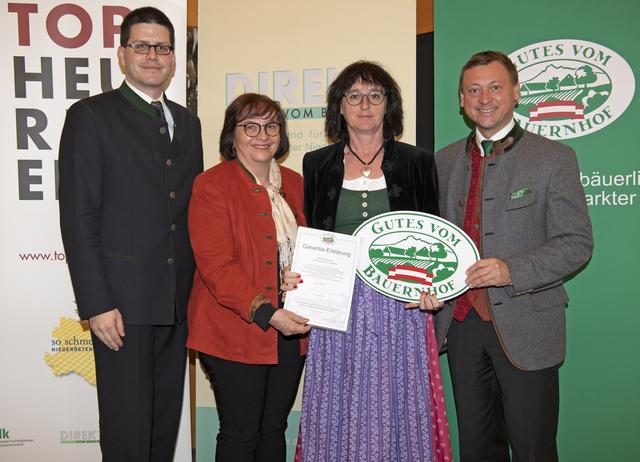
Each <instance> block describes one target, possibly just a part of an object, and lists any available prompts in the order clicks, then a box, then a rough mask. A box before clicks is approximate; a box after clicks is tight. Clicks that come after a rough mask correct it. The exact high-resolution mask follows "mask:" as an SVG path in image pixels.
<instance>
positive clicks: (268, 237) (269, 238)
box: [264, 234, 273, 241]
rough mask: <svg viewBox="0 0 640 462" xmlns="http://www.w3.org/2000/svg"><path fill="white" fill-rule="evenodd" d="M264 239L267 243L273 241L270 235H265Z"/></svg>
mask: <svg viewBox="0 0 640 462" xmlns="http://www.w3.org/2000/svg"><path fill="white" fill-rule="evenodd" d="M264 238H265V239H266V240H267V241H273V236H272V235H270V234H267V235H266V236H265V237H264Z"/></svg>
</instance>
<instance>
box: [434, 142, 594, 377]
mask: <svg viewBox="0 0 640 462" xmlns="http://www.w3.org/2000/svg"><path fill="white" fill-rule="evenodd" d="M472 136H475V132H474V133H472V135H470V138H466V139H463V140H460V141H458V142H456V143H453V144H451V145H449V146H447V147H445V148H444V149H442V150H441V151H439V152H438V153H437V154H436V165H437V168H438V177H439V183H440V204H441V205H440V212H441V215H442V216H443V217H444V218H446V219H447V220H449V221H451V222H453V223H455V224H456V225H458V226H460V227H462V225H463V222H464V212H465V207H464V204H465V202H466V199H467V192H468V188H469V180H470V178H469V176H470V166H471V159H470V156H469V149H468V147H469V141H470V140H471V137H472ZM579 177H580V175H579V169H578V162H577V160H576V155H575V153H574V152H573V150H572V149H571V148H569V147H567V146H565V145H563V144H560V143H558V142H555V141H551V140H548V139H546V138H543V137H541V136H537V135H534V134H532V133H529V132H524V133H523V134H522V136H521V138H520V139H519V140H518V141H517V143H516V144H515V145H513V146H512V147H511V149H510V150H508V151H506V152H504V153H503V154H501V155H498V156H496V157H495V158H494V159H493V160H488V161H487V163H486V165H485V172H484V178H483V188H482V196H481V198H480V201H481V210H482V212H481V227H482V228H481V230H480V231H481V235H480V236H481V239H482V244H481V245H482V258H490V257H496V258H500V259H502V260H504V261H505V262H506V263H507V265H508V267H509V272H510V274H511V278H512V280H513V284H512V285H510V286H507V287H499V288H497V287H492V288H489V289H488V295H489V302H490V311H491V315H492V318H493V322H494V326H495V328H496V332H497V334H498V338H499V339H500V342H501V344H502V347H503V349H504V351H505V353H506V354H507V356H508V358H509V360H510V361H511V362H512V363H513V364H514V366H516V367H518V368H521V369H526V370H536V369H542V368H545V367H550V366H552V365H555V364H558V363H560V362H562V361H563V359H564V356H565V307H566V304H567V301H568V298H567V294H566V292H565V290H564V287H563V279H564V278H566V277H567V276H569V275H570V274H571V273H573V272H575V271H577V270H578V269H579V268H580V267H582V266H583V265H584V264H585V263H586V262H587V261H588V260H589V258H590V257H591V252H592V249H593V238H592V234H591V221H590V219H589V215H588V212H587V204H586V201H585V197H584V190H583V188H582V185H581V183H580V178H579ZM452 315H453V303H448V304H447V305H446V306H445V308H444V309H443V310H442V311H441V312H440V313H438V314H437V315H436V335H437V337H438V342H439V345H440V346H442V343H443V341H444V339H445V336H446V333H447V331H448V329H449V325H450V323H451V320H452Z"/></svg>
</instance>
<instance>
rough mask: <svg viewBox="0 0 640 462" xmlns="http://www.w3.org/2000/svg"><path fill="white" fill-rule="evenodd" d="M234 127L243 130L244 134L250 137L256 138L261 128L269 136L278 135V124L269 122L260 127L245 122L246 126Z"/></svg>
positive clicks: (256, 124) (237, 125)
mask: <svg viewBox="0 0 640 462" xmlns="http://www.w3.org/2000/svg"><path fill="white" fill-rule="evenodd" d="M236 127H242V128H244V133H245V134H246V135H247V136H251V137H254V136H258V135H259V134H260V131H261V130H262V128H263V127H264V131H265V132H266V134H267V135H269V136H276V135H277V134H279V133H280V124H279V123H278V122H269V123H268V124H265V125H260V124H258V123H255V122H247V123H246V124H236Z"/></svg>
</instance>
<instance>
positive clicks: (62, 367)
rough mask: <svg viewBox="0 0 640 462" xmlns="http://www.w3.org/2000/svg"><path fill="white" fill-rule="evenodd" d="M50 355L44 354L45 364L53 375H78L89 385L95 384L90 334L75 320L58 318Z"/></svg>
mask: <svg viewBox="0 0 640 462" xmlns="http://www.w3.org/2000/svg"><path fill="white" fill-rule="evenodd" d="M51 351H52V353H45V355H44V362H45V363H47V364H48V365H49V366H50V367H51V369H52V370H53V373H54V374H55V375H66V374H72V373H75V374H78V375H79V376H80V377H82V378H83V379H85V380H86V381H87V382H89V383H90V384H91V385H95V384H96V367H95V363H94V360H93V344H92V342H91V333H90V331H89V329H86V328H85V327H84V326H83V324H82V322H80V321H78V320H77V319H70V318H60V324H58V326H57V327H56V328H55V329H53V338H52V339H51Z"/></svg>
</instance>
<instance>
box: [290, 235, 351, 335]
mask: <svg viewBox="0 0 640 462" xmlns="http://www.w3.org/2000/svg"><path fill="white" fill-rule="evenodd" d="M358 245H359V238H357V237H354V236H349V235H347V234H340V233H332V232H329V231H322V230H317V229H311V228H305V227H303V226H301V227H299V228H298V237H297V239H296V248H295V252H294V254H293V262H292V264H291V270H292V271H294V272H296V273H298V274H300V275H301V276H302V279H303V280H304V282H303V283H302V284H299V285H298V288H297V289H296V290H291V291H289V292H287V298H286V300H285V304H284V307H285V308H286V309H287V310H289V311H293V312H294V313H296V314H299V315H300V316H304V317H305V318H308V319H309V324H310V325H312V326H316V327H323V328H325V329H333V330H340V331H346V330H347V326H348V324H349V313H350V311H351V298H352V296H353V285H354V282H355V277H356V265H357V262H358Z"/></svg>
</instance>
